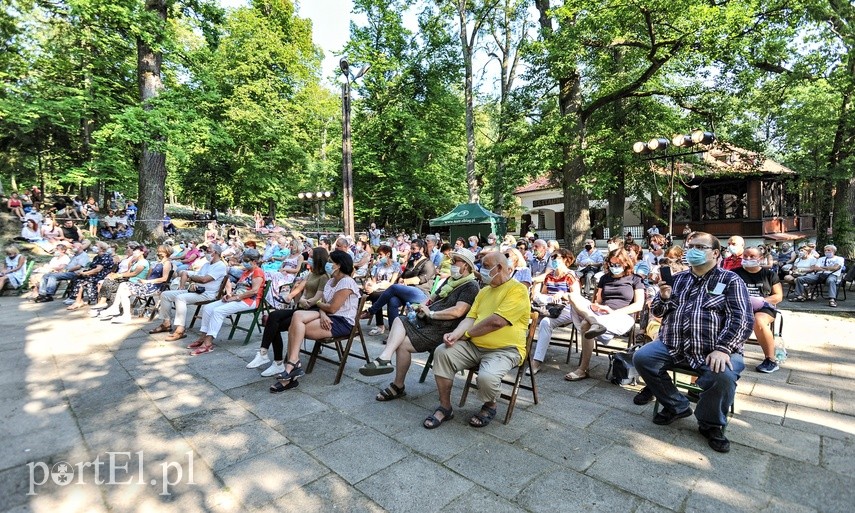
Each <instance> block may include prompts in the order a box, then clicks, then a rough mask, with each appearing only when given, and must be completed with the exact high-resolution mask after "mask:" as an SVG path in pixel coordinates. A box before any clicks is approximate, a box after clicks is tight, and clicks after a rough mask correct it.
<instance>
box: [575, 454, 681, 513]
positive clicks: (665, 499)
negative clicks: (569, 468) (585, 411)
mask: <svg viewBox="0 0 855 513" xmlns="http://www.w3.org/2000/svg"><path fill="white" fill-rule="evenodd" d="M654 442H657V441H656V440H653V439H650V440H649V441H648V443H647V444H646V445H643V446H631V447H629V448H627V447H622V446H619V445H613V446H612V447H611V448H609V449H608V450H606V451H604V452H603V453H602V454H601V455H600V456H599V457H598V458H597V461H596V462H594V464H593V465H591V467H590V468H589V469H588V470H587V471H585V474H586V475H588V476H590V477H594V478H597V479H600V480H602V481H606V482H608V483H611V484H613V485H615V486H617V487H618V488H621V489H622V490H625V491H627V492H630V493H634V494H636V495H639V496H641V497H644V498H645V499H647V500H649V501H651V502H655V503H656V504H659V505H661V506H664V507H666V508H673V507H675V505H677V504H681V503H682V502H683V501H684V500H686V498H687V497H688V496H689V493H690V492H691V491H692V489H693V488H694V485H695V482H696V481H697V479H698V471H697V470H694V469H692V468H691V467H689V468H687V467H686V466H685V465H682V464H681V463H683V462H686V461H696V460H697V455H696V453H695V452H694V451H689V450H686V449H682V448H680V447H676V446H672V445H670V444H664V443H662V442H659V443H660V444H662V446H663V447H662V448H655V447H652V446H653V445H654ZM665 449H668V450H665Z"/></svg>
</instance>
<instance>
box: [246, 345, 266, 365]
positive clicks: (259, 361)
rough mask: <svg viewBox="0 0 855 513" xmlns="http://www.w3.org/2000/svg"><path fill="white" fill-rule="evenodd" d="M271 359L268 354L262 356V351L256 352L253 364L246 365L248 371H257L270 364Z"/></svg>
mask: <svg viewBox="0 0 855 513" xmlns="http://www.w3.org/2000/svg"><path fill="white" fill-rule="evenodd" d="M269 362H270V358H269V357H268V356H267V353H264V354H261V349H259V350H258V351H256V352H255V358H253V359H252V361H251V362H249V363H248V364H246V368H247V369H257V368H259V367H261V366H262V365H264V364H265V363H269Z"/></svg>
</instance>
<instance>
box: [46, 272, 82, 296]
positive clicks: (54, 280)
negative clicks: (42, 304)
mask: <svg viewBox="0 0 855 513" xmlns="http://www.w3.org/2000/svg"><path fill="white" fill-rule="evenodd" d="M76 277H77V275H76V274H75V273H72V272H64V273H48V274H46V275H45V276H44V277H43V278H42V283H41V285H40V286H39V291H40V293H41V294H44V295H45V296H53V295H54V294H56V288H57V287H58V286H59V283H58V282H60V281H62V280H73V279H74V278H76Z"/></svg>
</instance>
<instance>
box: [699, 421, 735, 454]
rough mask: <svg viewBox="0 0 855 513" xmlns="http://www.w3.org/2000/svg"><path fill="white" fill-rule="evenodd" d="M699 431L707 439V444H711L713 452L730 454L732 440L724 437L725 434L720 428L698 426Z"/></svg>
mask: <svg viewBox="0 0 855 513" xmlns="http://www.w3.org/2000/svg"><path fill="white" fill-rule="evenodd" d="M698 431H699V432H700V433H701V434H702V435H704V438H706V439H707V443H709V445H710V447H711V448H712V450H714V451H716V452H730V440H728V439H727V437H726V436H724V432H722V430H721V428H720V427H718V426H713V427H709V428H704V427H700V426H698Z"/></svg>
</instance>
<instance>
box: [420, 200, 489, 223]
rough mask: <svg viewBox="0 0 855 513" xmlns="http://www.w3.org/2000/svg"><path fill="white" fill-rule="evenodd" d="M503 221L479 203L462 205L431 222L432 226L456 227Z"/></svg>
mask: <svg viewBox="0 0 855 513" xmlns="http://www.w3.org/2000/svg"><path fill="white" fill-rule="evenodd" d="M500 219H503V218H502V216H500V215H498V214H494V213H493V212H490V211H489V210H487V209H486V208H484V207H482V206H481V205H479V204H478V203H461V204H460V205H457V206H456V207H454V208H453V209H452V210H451V212H449V213H447V214H445V215H443V216H440V217H437V218H435V219H431V220H430V225H431V226H454V225H459V224H483V223H489V222H491V221H493V220H500Z"/></svg>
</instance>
